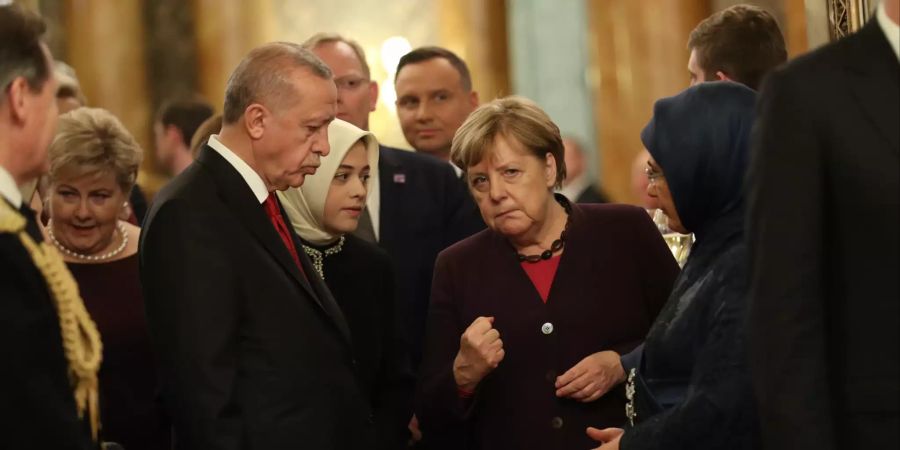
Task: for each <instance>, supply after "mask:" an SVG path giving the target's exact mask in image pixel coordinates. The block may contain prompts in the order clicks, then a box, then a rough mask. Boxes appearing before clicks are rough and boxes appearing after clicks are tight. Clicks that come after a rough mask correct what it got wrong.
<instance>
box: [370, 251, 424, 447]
mask: <svg viewBox="0 0 900 450" xmlns="http://www.w3.org/2000/svg"><path fill="white" fill-rule="evenodd" d="M380 278H381V280H382V285H381V292H380V293H379V298H380V300H381V302H380V303H379V304H380V305H382V307H381V308H380V309H379V313H380V314H381V323H382V324H385V326H384V327H383V329H382V342H383V343H384V344H383V346H382V347H383V348H384V355H383V356H382V365H381V370H380V372H379V374H378V382H377V386H378V393H377V396H378V398H377V400H376V401H377V402H378V403H377V404H376V405H375V423H376V425H377V432H378V446H379V449H381V450H394V449H400V448H405V447H406V443H407V441H408V440H409V430H408V428H407V425H408V424H409V420H410V419H411V418H412V396H413V388H414V384H415V378H414V376H413V373H412V364H411V362H410V357H409V345H407V343H406V339H405V338H404V336H405V334H404V333H403V331H402V328H401V324H402V320H401V316H400V315H399V313H398V311H399V304H398V300H397V295H396V293H395V289H394V272H393V270H392V269H391V262H390V260H389V259H388V258H385V260H384V261H383V271H382V274H381V277H380Z"/></svg>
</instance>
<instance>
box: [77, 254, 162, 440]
mask: <svg viewBox="0 0 900 450" xmlns="http://www.w3.org/2000/svg"><path fill="white" fill-rule="evenodd" d="M67 265H68V267H69V270H70V271H71V272H72V275H73V276H74V277H75V280H76V281H77V282H78V289H79V291H80V292H81V297H82V298H83V299H84V306H85V307H86V308H87V310H88V313H90V315H91V318H92V319H93V320H94V322H95V323H96V324H97V329H98V330H99V331H100V336H101V338H102V340H103V362H102V363H101V365H100V374H99V378H100V414H101V423H102V425H103V429H102V431H101V435H102V436H101V437H102V439H103V440H104V441H112V442H117V443H119V444H121V445H122V446H123V447H125V449H127V450H163V449H169V448H170V447H171V443H170V438H169V424H168V421H167V420H166V419H165V414H164V412H163V406H162V403H161V402H160V401H159V396H158V392H159V389H158V385H157V377H156V369H155V366H154V360H153V353H152V350H151V347H150V336H149V335H148V333H147V322H146V320H145V318H144V301H143V296H142V295H141V285H140V280H139V276H138V256H137V254H134V255H132V256H129V257H126V258H123V259H120V260H116V261H110V262H106V263H101V264H81V263H71V262H70V263H67Z"/></svg>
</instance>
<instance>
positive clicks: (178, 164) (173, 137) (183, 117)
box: [153, 96, 213, 176]
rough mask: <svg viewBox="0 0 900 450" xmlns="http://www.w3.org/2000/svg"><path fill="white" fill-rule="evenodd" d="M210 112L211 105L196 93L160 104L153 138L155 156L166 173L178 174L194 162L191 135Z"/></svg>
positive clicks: (208, 116) (211, 109)
mask: <svg viewBox="0 0 900 450" xmlns="http://www.w3.org/2000/svg"><path fill="white" fill-rule="evenodd" d="M212 115H213V108H212V106H211V105H210V104H209V103H206V100H203V99H202V98H200V97H199V96H194V97H187V98H182V99H173V100H169V101H167V102H165V103H163V105H162V106H160V107H159V111H157V112H156V120H155V121H154V123H153V141H154V144H155V146H156V158H157V159H158V161H159V162H160V165H161V166H162V167H163V169H164V170H165V171H166V172H167V173H168V174H169V175H171V176H175V175H178V174H179V173H181V171H183V170H184V169H186V168H187V167H188V166H189V165H191V163H192V162H194V155H192V154H191V138H193V137H194V133H195V132H196V131H197V128H199V127H200V125H201V124H202V123H203V122H205V121H206V119H209V118H210V117H212Z"/></svg>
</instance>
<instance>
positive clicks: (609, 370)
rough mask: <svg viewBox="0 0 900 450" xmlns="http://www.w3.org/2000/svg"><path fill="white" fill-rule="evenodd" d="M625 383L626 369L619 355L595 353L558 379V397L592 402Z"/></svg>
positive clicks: (609, 352)
mask: <svg viewBox="0 0 900 450" xmlns="http://www.w3.org/2000/svg"><path fill="white" fill-rule="evenodd" d="M623 381H625V369H623V368H622V361H621V359H620V358H619V354H618V353H616V352H614V351H609V350H608V351H604V352H599V353H594V354H593V355H590V356H588V357H586V358H584V359H582V360H581V362H579V363H578V364H575V366H574V367H572V368H571V369H569V370H568V371H567V372H566V373H564V374H562V375H561V376H559V377H557V378H556V396H557V397H568V398H571V399H573V400H578V401H580V402H585V403H587V402H592V401H594V400H597V399H598V398H600V397H602V396H603V394H606V393H607V392H609V390H610V389H612V388H614V387H616V385H618V384H619V383H621V382H623Z"/></svg>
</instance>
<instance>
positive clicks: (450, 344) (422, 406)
mask: <svg viewBox="0 0 900 450" xmlns="http://www.w3.org/2000/svg"><path fill="white" fill-rule="evenodd" d="M448 259H449V258H447V257H446V254H441V255H439V256H438V260H437V263H436V265H435V269H434V282H433V283H432V285H431V305H430V306H429V309H428V325H427V332H426V335H425V352H424V354H423V359H422V364H421V365H420V367H419V385H418V391H417V395H416V415H417V417H418V419H419V425H420V427H421V429H422V436H423V439H424V440H425V441H426V442H427V445H428V448H432V447H434V448H440V449H448V450H449V449H459V448H465V447H464V442H463V439H464V436H465V422H466V418H467V416H468V414H469V413H470V412H471V410H472V408H473V407H474V403H475V402H476V401H477V396H478V393H477V391H476V393H475V396H476V398H474V399H464V398H461V397H460V395H459V391H458V390H457V386H456V380H455V379H454V377H453V360H454V359H455V358H456V354H457V352H458V351H459V340H460V338H461V336H462V333H463V331H465V327H464V326H463V325H462V324H460V322H459V316H458V312H457V306H456V301H457V296H456V295H455V293H454V285H455V283H456V282H458V280H454V278H453V273H452V270H451V266H452V264H451V262H450V261H448Z"/></svg>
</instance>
